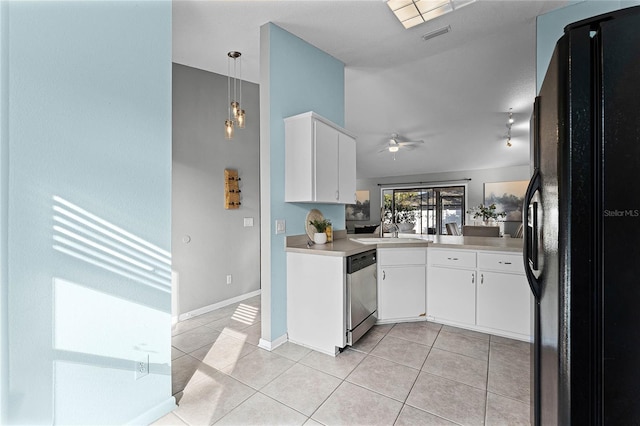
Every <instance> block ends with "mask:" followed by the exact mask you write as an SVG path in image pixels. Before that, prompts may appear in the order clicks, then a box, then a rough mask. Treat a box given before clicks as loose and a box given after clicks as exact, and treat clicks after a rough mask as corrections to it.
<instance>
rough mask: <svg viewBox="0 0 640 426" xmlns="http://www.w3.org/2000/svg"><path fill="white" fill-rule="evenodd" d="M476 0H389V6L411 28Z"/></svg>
mask: <svg viewBox="0 0 640 426" xmlns="http://www.w3.org/2000/svg"><path fill="white" fill-rule="evenodd" d="M474 1H476V0H388V1H387V6H389V9H391V10H392V11H393V13H394V14H395V15H396V17H397V18H398V20H399V21H400V22H401V23H402V25H404V27H405V28H411V27H415V26H416V25H419V24H422V23H423V22H427V21H429V20H431V19H434V18H437V17H438V16H442V15H444V14H447V13H449V12H452V11H454V10H456V9H459V8H461V7H463V6H466V5H468V4H470V3H473V2H474Z"/></svg>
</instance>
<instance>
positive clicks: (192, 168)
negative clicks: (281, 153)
mask: <svg viewBox="0 0 640 426" xmlns="http://www.w3.org/2000/svg"><path fill="white" fill-rule="evenodd" d="M242 104H243V106H244V109H245V111H246V114H247V125H246V128H245V129H236V131H235V137H234V138H233V140H226V139H225V138H224V132H223V129H224V120H225V119H226V118H227V76H224V75H219V74H214V73H210V72H206V71H202V70H199V69H195V68H191V67H187V66H184V65H180V64H173V175H172V191H173V193H172V197H173V198H172V248H173V253H172V256H173V270H174V274H177V278H178V315H181V314H184V313H186V312H190V311H193V310H197V309H200V308H203V307H207V306H209V305H212V304H215V303H219V302H222V301H225V300H227V299H230V298H233V297H236V296H240V295H243V294H246V293H249V292H252V291H255V290H258V289H259V288H260V202H259V201H260V194H259V154H260V146H259V140H260V138H259V136H260V133H259V131H260V127H259V123H260V117H259V87H258V85H257V84H253V83H247V82H243V85H242ZM225 168H232V169H237V170H238V173H239V176H240V178H241V179H242V180H241V181H240V189H241V191H242V192H241V202H242V205H241V206H240V208H239V209H237V210H225V208H224V169H225ZM245 217H250V218H253V223H254V226H253V227H244V225H243V219H244V218H245ZM185 236H189V237H190V238H191V241H190V242H189V243H185V242H184V238H185ZM229 274H230V275H232V276H233V283H232V284H230V285H227V283H226V276H227V275H229ZM175 315H176V313H174V316H175Z"/></svg>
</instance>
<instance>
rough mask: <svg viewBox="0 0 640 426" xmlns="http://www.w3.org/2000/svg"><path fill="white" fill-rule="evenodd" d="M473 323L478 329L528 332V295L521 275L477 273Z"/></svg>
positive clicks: (529, 291)
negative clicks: (475, 306)
mask: <svg viewBox="0 0 640 426" xmlns="http://www.w3.org/2000/svg"><path fill="white" fill-rule="evenodd" d="M479 273H480V280H479V283H478V308H477V309H478V312H477V324H478V325H479V326H481V327H488V328H494V329H496V330H504V331H510V332H513V333H518V334H526V335H528V334H529V333H530V330H529V328H530V319H529V317H530V315H529V312H530V309H531V308H530V303H531V302H530V297H531V296H530V293H531V290H529V284H528V283H527V279H526V278H525V277H524V276H522V275H515V274H503V273H497V272H486V271H480V272H479Z"/></svg>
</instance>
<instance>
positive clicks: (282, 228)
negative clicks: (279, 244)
mask: <svg viewBox="0 0 640 426" xmlns="http://www.w3.org/2000/svg"><path fill="white" fill-rule="evenodd" d="M286 231H287V225H286V223H285V221H284V219H276V234H284V233H285V232H286Z"/></svg>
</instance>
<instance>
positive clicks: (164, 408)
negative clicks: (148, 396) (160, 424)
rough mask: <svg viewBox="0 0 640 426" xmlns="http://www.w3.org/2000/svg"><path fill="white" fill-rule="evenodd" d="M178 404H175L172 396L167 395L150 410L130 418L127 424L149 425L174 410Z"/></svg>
mask: <svg viewBox="0 0 640 426" xmlns="http://www.w3.org/2000/svg"><path fill="white" fill-rule="evenodd" d="M177 407H178V406H177V405H176V399H175V398H174V397H169V398H168V399H165V400H164V401H163V402H161V403H160V404H158V405H156V406H155V407H153V408H152V409H150V410H147V411H145V412H144V413H142V414H141V415H139V416H138V417H136V418H135V419H133V420H131V421H130V422H129V423H128V424H130V425H150V424H151V423H153V422H155V421H156V420H158V419H160V418H161V417H164V416H166V415H167V414H169V413H170V412H172V411H173V410H175V409H176V408H177Z"/></svg>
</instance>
